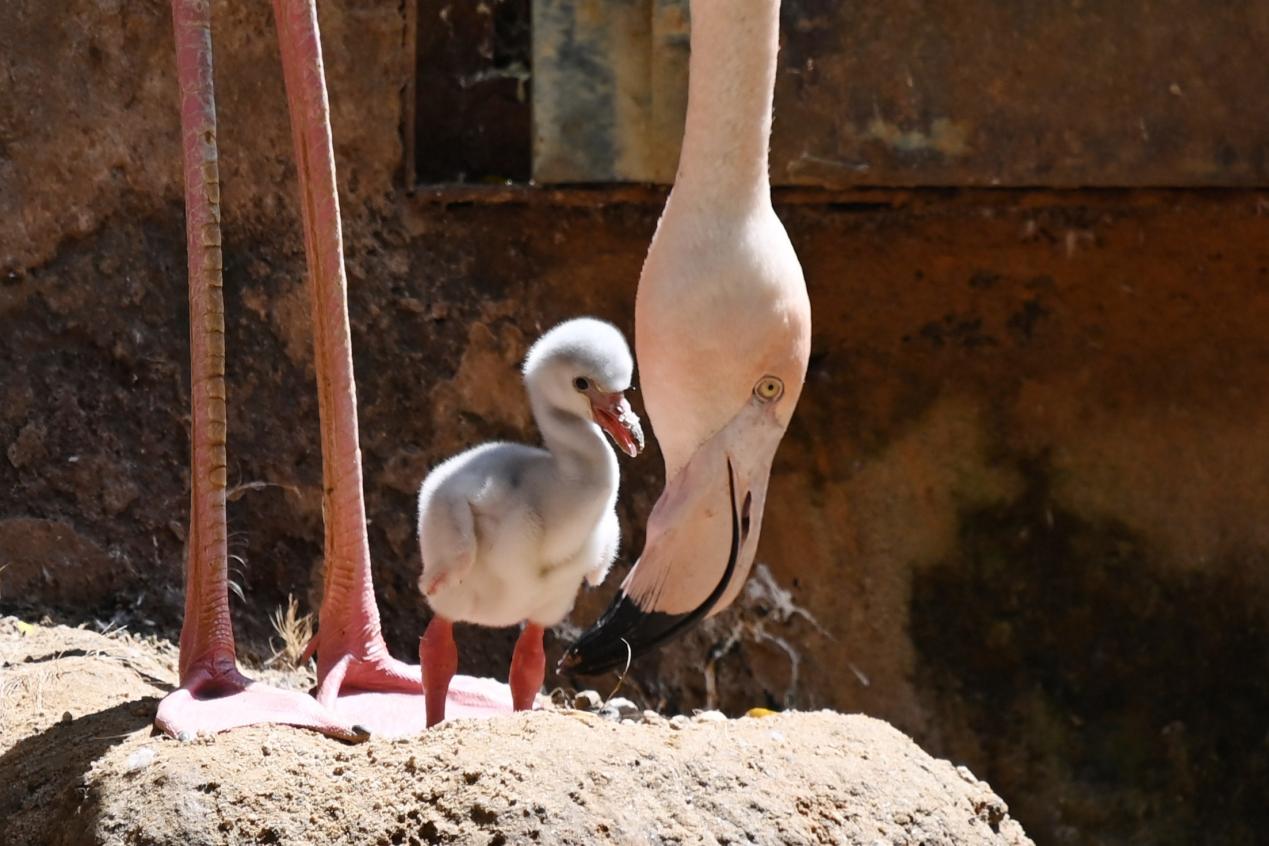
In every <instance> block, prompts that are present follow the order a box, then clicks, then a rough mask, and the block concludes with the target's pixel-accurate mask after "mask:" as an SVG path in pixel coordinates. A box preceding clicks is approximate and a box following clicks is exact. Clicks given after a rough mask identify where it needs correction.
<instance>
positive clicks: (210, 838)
mask: <svg viewBox="0 0 1269 846" xmlns="http://www.w3.org/2000/svg"><path fill="white" fill-rule="evenodd" d="M175 654H176V653H175V650H174V648H173V647H172V645H171V644H170V643H167V642H165V641H155V640H146V639H141V638H137V637H134V636H131V635H128V634H126V633H114V634H109V635H101V634H97V633H95V632H90V631H85V630H82V629H71V628H67V627H65V626H51V625H38V624H37V625H31V624H28V623H23V622H19V621H18V620H16V619H14V618H12V617H7V618H0V659H2V660H3V664H2V665H0V667H2V669H0V674H2V675H0V696H2V698H0V842H2V843H14V844H17V843H50V844H80V843H97V844H228V843H350V844H351V843H375V844H378V843H385V844H387V843H414V844H421V843H480V844H504V843H560V844H584V843H621V844H627V843H629V844H634V843H650V844H662V843H720V844H721V843H753V842H756V843H851V844H854V843H859V844H878V843H885V844H904V843H928V844H936V843H947V844H951V843H956V844H974V843H999V844H1023V843H1030V842H1031V841H1030V840H1029V839H1028V838H1027V837H1026V836H1025V835H1024V834H1023V832H1022V829H1021V827H1020V826H1019V825H1018V824H1017V823H1016V822H1015V821H1014V820H1012V819H1011V818H1010V817H1009V816H1008V811H1007V808H1006V806H1005V804H1004V802H1002V801H1001V800H1000V798H999V797H997V796H996V795H994V794H993V793H992V791H991V789H990V788H989V787H988V786H987V785H986V784H984V783H983V782H980V781H978V780H977V779H975V778H974V777H973V776H972V775H971V774H970V773H969V771H968V770H966V769H964V768H956V767H953V766H952V765H951V764H950V763H948V762H946V761H939V760H935V759H933V758H931V757H929V756H928V755H926V754H925V753H924V752H922V751H921V750H920V749H919V748H918V747H917V746H916V745H915V744H914V743H913V742H912V741H911V740H909V739H908V738H907V737H905V736H904V735H902V734H900V733H899V732H898V731H896V730H894V729H893V728H891V727H890V726H888V725H887V724H885V723H883V722H880V721H878V720H873V719H870V718H867V717H863V716H843V715H840V714H835V713H831V712H827V711H822V712H816V713H789V714H781V715H776V716H771V717H764V718H753V717H746V718H741V719H733V720H722V719H718V718H712V719H711V718H709V717H705V718H702V717H699V716H697V717H693V718H684V717H678V718H676V719H666V718H664V717H660V716H647V717H643V718H640V719H639V720H637V721H629V722H622V723H618V722H614V721H610V720H607V719H604V718H602V717H599V716H596V715H595V714H592V713H589V712H585V711H573V710H567V709H561V710H556V709H547V710H543V711H538V712H535V713H532V714H521V715H517V716H513V717H507V718H502V719H496V720H492V721H455V722H452V723H447V724H445V725H443V726H442V727H440V728H438V729H436V730H434V731H432V732H429V733H427V734H426V735H425V736H423V737H417V738H410V739H404V740H385V739H377V738H372V739H371V740H370V741H369V742H367V743H364V744H361V745H355V746H354V745H347V744H343V743H339V742H336V741H332V740H329V739H327V738H324V737H321V736H319V735H317V734H314V733H311V732H307V731H302V730H299V729H291V728H286V727H276V726H273V727H260V728H248V729H242V730H239V731H235V732H231V733H228V734H223V735H219V736H216V737H212V738H198V739H195V740H192V741H187V742H180V741H175V740H170V739H167V738H164V737H156V736H154V735H153V734H152V731H151V726H150V723H151V720H152V719H153V716H154V710H155V707H156V705H157V703H158V701H159V698H160V697H161V696H162V695H163V694H164V693H165V692H166V691H167V690H169V689H170V688H171V685H172V682H173V679H174V663H175ZM269 680H270V681H271V682H272V683H275V684H277V683H282V682H286V681H288V680H289V681H290V682H291V683H292V684H295V685H303V684H306V683H307V678H306V677H305V676H304V674H302V673H300V672H298V671H297V672H295V673H293V674H290V675H289V676H287V675H285V674H277V673H273V674H271V675H270V676H269Z"/></svg>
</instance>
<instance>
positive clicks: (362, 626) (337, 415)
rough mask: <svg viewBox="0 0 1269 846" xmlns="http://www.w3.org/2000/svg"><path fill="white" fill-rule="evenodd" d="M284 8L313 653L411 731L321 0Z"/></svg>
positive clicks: (366, 721) (324, 676)
mask: <svg viewBox="0 0 1269 846" xmlns="http://www.w3.org/2000/svg"><path fill="white" fill-rule="evenodd" d="M273 14H274V21H275V24H276V26H277V30H278V44H279V48H280V51H281V54H282V70H283V76H284V78H285V80H286V96H287V104H288V108H289V111H290V115H291V135H292V141H293V143H294V146H295V158H296V170H297V172H298V175H299V183H300V200H301V202H300V207H301V212H302V216H303V221H304V250H305V257H306V259H307V263H308V279H309V293H310V296H311V299H312V309H313V346H314V360H315V369H316V371H317V398H318V415H319V425H320V428H321V436H322V484H323V489H324V491H325V494H324V502H323V514H324V515H325V521H326V543H325V551H326V577H325V583H324V585H323V594H322V606H321V610H320V613H319V618H318V619H319V629H318V633H317V636H316V637H315V638H314V639H313V642H312V643H311V644H309V653H310V654H311V653H312V652H314V651H316V653H317V680H318V688H317V700H318V702H320V703H321V704H323V705H325V706H327V707H329V708H331V709H332V710H334V711H335V712H336V713H338V714H340V715H343V716H345V717H346V718H347V719H349V720H351V721H353V722H356V723H358V724H360V725H365V726H367V727H368V728H369V729H370V730H371V731H373V732H374V733H376V734H384V735H388V736H401V735H404V734H412V733H414V732H416V731H418V730H419V729H421V728H422V725H421V722H420V718H419V716H418V715H419V714H420V713H422V711H423V709H422V708H419V707H418V701H417V697H418V696H419V694H420V693H422V691H421V689H420V685H419V675H420V672H421V671H420V669H419V668H418V667H412V666H410V665H408V664H406V663H404V662H402V661H398V660H397V659H395V658H393V657H392V656H391V655H389V654H388V649H387V646H386V645H385V644H384V641H383V634H382V632H381V630H380V627H379V611H378V608H377V606H376V605H375V596H374V585H373V583H372V579H371V573H370V545H369V541H368V539H367V537H366V508H365V502H364V500H363V498H362V475H361V448H360V446H359V445H358V440H357V393H356V386H355V384H354V381H353V364H352V340H351V335H350V332H349V326H348V282H347V277H346V276H345V271H344V252H343V237H342V233H341V231H340V219H339V197H338V193H337V191H336V185H335V158H334V150H333V147H332V144H331V129H330V107H329V103H328V101H327V97H326V79H325V71H324V69H323V65H322V47H321V37H320V34H319V31H318V25H317V8H316V5H315V3H314V0H273ZM453 687H454V689H455V692H456V693H465V694H467V695H468V697H467V698H468V699H469V703H468V704H469V705H471V706H472V707H473V708H474V709H475V710H476V711H477V712H479V711H481V710H482V709H483V710H485V711H487V712H488V713H500V712H501V711H503V710H505V709H503V708H502V707H501V699H502V690H500V689H499V688H498V686H496V685H494V684H493V683H491V682H488V681H487V680H480V679H470V678H467V677H459V678H456V679H455V680H454V685H453ZM503 690H505V688H503ZM482 703H483V704H482Z"/></svg>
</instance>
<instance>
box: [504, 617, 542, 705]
mask: <svg viewBox="0 0 1269 846" xmlns="http://www.w3.org/2000/svg"><path fill="white" fill-rule="evenodd" d="M545 678H546V655H545V653H543V651H542V627H541V626H539V625H537V624H536V623H525V624H524V631H522V632H520V638H519V640H517V641H516V651H515V652H514V653H512V655H511V673H510V679H509V680H510V682H511V705H512V707H513V708H515V710H517V711H531V710H532V709H533V700H534V699H536V698H537V695H538V691H539V690H541V689H542V680H543V679H545Z"/></svg>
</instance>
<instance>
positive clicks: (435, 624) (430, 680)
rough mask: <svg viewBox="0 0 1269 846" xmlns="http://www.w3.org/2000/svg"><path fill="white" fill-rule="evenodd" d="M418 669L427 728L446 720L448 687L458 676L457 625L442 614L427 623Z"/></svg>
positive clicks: (420, 647) (421, 639)
mask: <svg viewBox="0 0 1269 846" xmlns="http://www.w3.org/2000/svg"><path fill="white" fill-rule="evenodd" d="M419 665H420V666H421V667H422V671H423V696H424V700H425V707H426V709H427V727H428V728H431V727H432V726H434V725H436V724H437V723H439V722H441V721H442V720H444V719H445V702H446V700H447V699H448V698H449V683H450V680H451V679H452V678H454V673H456V672H458V647H457V646H456V645H455V644H454V624H453V623H451V622H450V621H449V620H446V619H445V618H444V617H442V616H440V615H439V614H438V615H436V616H435V617H433V618H432V622H430V623H428V625H427V631H425V632H424V633H423V637H421V638H419Z"/></svg>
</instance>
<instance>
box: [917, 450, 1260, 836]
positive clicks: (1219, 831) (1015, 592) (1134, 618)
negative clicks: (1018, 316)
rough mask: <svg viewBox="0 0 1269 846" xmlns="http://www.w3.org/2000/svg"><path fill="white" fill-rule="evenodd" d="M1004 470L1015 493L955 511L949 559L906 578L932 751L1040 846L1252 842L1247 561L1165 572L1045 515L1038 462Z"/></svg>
mask: <svg viewBox="0 0 1269 846" xmlns="http://www.w3.org/2000/svg"><path fill="white" fill-rule="evenodd" d="M1020 467H1021V468H1022V470H1023V474H1024V478H1025V479H1026V489H1025V491H1024V493H1023V495H1022V496H1021V497H1019V498H1017V499H1015V500H1013V501H1011V502H1007V503H1004V504H999V505H991V506H988V507H984V508H980V509H976V510H970V511H965V512H963V513H962V514H961V521H960V527H961V528H960V537H959V543H958V544H957V545H956V547H955V548H956V550H957V551H956V552H955V553H954V554H953V556H952V557H951V558H948V559H946V560H944V561H942V562H941V563H940V564H938V565H937V566H934V567H932V568H929V569H927V570H924V571H920V572H918V573H917V574H916V575H915V579H914V584H913V590H912V606H911V619H912V638H913V642H914V645H915V647H916V650H917V654H918V656H919V661H918V668H919V669H918V674H919V681H918V688H920V689H922V690H923V691H924V694H923V695H924V697H925V698H926V701H927V702H928V703H929V706H930V709H931V711H932V712H933V713H935V714H938V715H939V717H940V719H939V722H942V723H945V724H947V725H946V728H945V729H944V732H945V737H947V738H949V739H951V741H950V743H948V744H947V745H949V746H950V747H952V748H947V749H944V750H943V752H944V754H950V755H952V756H953V757H955V758H959V759H963V760H966V761H969V762H970V765H971V766H972V767H973V769H974V771H975V772H977V773H979V774H980V775H982V776H983V777H985V778H987V779H988V780H990V781H991V783H992V784H994V785H996V786H997V787H998V789H999V790H1000V791H1001V792H1002V794H1003V795H1005V796H1007V797H1009V801H1010V803H1011V807H1012V811H1013V812H1014V814H1015V815H1016V816H1017V817H1018V819H1020V820H1021V821H1022V823H1023V825H1024V826H1025V827H1026V828H1027V830H1028V831H1029V832H1031V833H1032V834H1033V836H1036V837H1037V838H1039V839H1042V840H1049V841H1050V842H1066V841H1070V840H1071V838H1072V837H1075V836H1076V834H1075V832H1077V831H1083V832H1090V831H1096V832H1099V839H1100V840H1102V841H1112V840H1113V841H1114V842H1144V841H1139V840H1138V838H1140V837H1141V836H1142V833H1143V832H1148V834H1149V838H1150V842H1154V843H1176V844H1189V843H1224V844H1243V843H1245V844H1252V843H1257V842H1263V841H1262V840H1260V838H1261V837H1263V832H1264V831H1266V830H1269V734H1267V731H1269V722H1267V715H1269V675H1266V672H1265V671H1266V666H1267V663H1266V662H1267V661H1269V619H1266V614H1265V611H1264V609H1265V607H1266V602H1265V597H1263V596H1261V597H1257V596H1256V595H1255V593H1254V591H1253V590H1251V588H1250V586H1249V585H1245V584H1241V583H1239V577H1238V575H1236V574H1238V573H1241V572H1247V571H1248V570H1249V569H1250V565H1249V564H1248V563H1247V562H1246V561H1242V562H1238V563H1237V565H1236V566H1228V567H1220V566H1211V567H1209V568H1207V569H1206V570H1205V571H1203V572H1168V571H1167V569H1166V568H1163V567H1160V566H1158V565H1156V564H1152V563H1151V561H1150V555H1151V553H1150V550H1149V549H1148V547H1147V545H1146V544H1145V543H1143V542H1142V540H1141V539H1140V538H1139V537H1136V536H1134V535H1133V534H1132V533H1131V532H1130V531H1128V530H1127V529H1126V528H1125V527H1124V526H1122V525H1119V524H1117V523H1115V522H1113V521H1109V520H1108V521H1104V522H1094V521H1090V520H1087V519H1084V518H1081V517H1079V516H1077V515H1075V514H1073V513H1071V512H1070V511H1067V510H1064V509H1062V508H1060V507H1058V506H1057V505H1055V502H1054V499H1053V497H1052V496H1051V490H1050V485H1051V480H1052V475H1051V470H1050V467H1049V464H1048V461H1047V459H1046V458H1044V457H1039V458H1032V459H1029V460H1026V461H1023V462H1020ZM1261 566H1263V562H1262V565H1261ZM1216 574H1231V575H1216ZM961 727H964V728H968V729H969V731H968V732H963V731H961V730H960V728H961ZM970 738H973V739H972V740H970ZM970 744H972V745H970ZM1064 835H1065V836H1064ZM1072 842H1073V841H1072Z"/></svg>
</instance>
